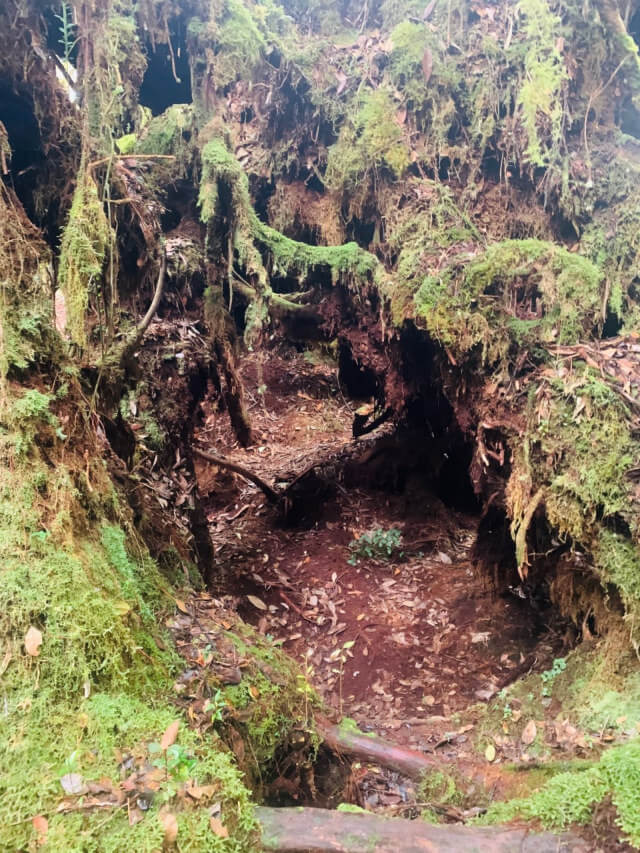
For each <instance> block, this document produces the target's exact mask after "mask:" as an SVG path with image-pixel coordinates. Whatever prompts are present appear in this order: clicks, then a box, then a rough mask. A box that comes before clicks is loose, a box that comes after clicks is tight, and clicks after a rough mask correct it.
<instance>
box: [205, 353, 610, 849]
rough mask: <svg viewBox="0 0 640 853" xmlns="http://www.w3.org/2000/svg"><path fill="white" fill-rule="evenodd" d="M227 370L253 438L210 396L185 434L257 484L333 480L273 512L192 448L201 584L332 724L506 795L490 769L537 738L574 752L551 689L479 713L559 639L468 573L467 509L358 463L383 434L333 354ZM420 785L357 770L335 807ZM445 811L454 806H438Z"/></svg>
mask: <svg viewBox="0 0 640 853" xmlns="http://www.w3.org/2000/svg"><path fill="white" fill-rule="evenodd" d="M241 373H242V378H243V382H244V384H245V388H246V392H247V402H248V407H249V410H250V415H251V420H252V424H253V427H254V435H255V439H256V440H255V443H254V445H253V446H252V447H250V448H249V449H247V450H244V449H242V448H241V447H239V445H238V444H237V442H236V441H235V439H234V438H233V434H232V432H231V430H230V428H229V425H228V418H227V416H226V413H224V412H220V411H218V410H217V409H215V408H214V407H213V406H211V405H210V404H209V403H207V402H206V401H205V404H204V405H203V412H202V418H201V424H200V427H199V428H198V430H197V432H196V441H197V443H198V445H199V446H200V447H202V448H206V449H208V450H210V451H211V452H214V453H218V454H223V455H224V456H226V457H228V458H231V459H233V460H234V461H236V462H240V463H241V464H243V465H245V466H246V467H248V468H250V469H251V470H253V471H255V472H256V473H258V474H259V475H260V476H261V477H262V478H264V479H265V480H266V481H268V482H271V483H284V482H290V481H291V480H292V479H293V478H294V477H295V476H296V475H298V474H300V472H301V471H304V470H307V469H308V468H309V466H310V465H311V464H312V463H314V462H316V461H318V460H321V459H327V458H329V459H331V460H333V464H334V467H335V472H336V489H335V492H334V494H333V495H332V496H331V497H330V498H329V499H327V500H320V498H318V500H317V501H316V503H315V505H314V501H313V500H311V502H310V504H309V506H308V508H307V509H308V513H307V515H306V516H305V517H304V518H303V519H302V523H299V524H298V525H296V526H293V525H287V524H285V523H284V522H283V521H282V520H281V519H279V518H278V516H277V514H276V512H275V510H274V509H273V508H272V507H271V506H270V505H269V504H268V503H267V502H266V501H265V498H264V495H263V494H262V492H260V491H259V490H258V489H257V488H256V487H255V486H254V485H253V484H250V483H248V482H246V481H245V480H244V479H242V478H241V477H238V476H237V475H234V474H230V473H229V472H227V471H223V470H220V469H218V468H216V467H215V466H213V465H211V464H210V463H208V462H205V461H201V460H199V459H198V460H197V473H198V480H199V488H200V491H201V493H202V495H203V496H204V497H205V506H206V507H207V511H208V519H209V523H210V531H211V535H212V539H213V543H214V547H215V552H216V561H217V569H218V572H219V581H218V588H217V589H214V590H212V594H213V595H214V596H219V597H220V600H222V601H224V602H225V604H226V605H227V606H231V607H233V608H234V609H235V610H236V611H237V612H238V613H239V614H240V615H241V616H242V618H243V619H245V620H246V621H248V622H250V623H252V624H253V625H254V626H256V627H257V628H258V630H259V631H260V632H262V633H264V634H268V635H270V636H271V637H272V638H273V639H274V641H275V642H277V643H278V644H279V645H281V647H282V648H283V649H284V650H285V651H286V652H287V653H288V654H289V655H290V656H292V657H293V658H294V659H296V660H298V661H299V662H300V664H301V669H302V671H303V672H305V673H306V674H307V675H308V677H309V680H310V681H311V683H312V684H313V686H314V688H315V689H316V690H317V692H318V694H319V696H320V698H321V699H322V701H323V703H324V704H325V707H327V708H328V709H329V712H328V713H329V715H330V716H333V718H334V719H336V720H337V719H339V718H341V717H349V718H352V719H353V720H354V721H355V722H356V723H357V725H358V727H359V728H360V729H362V730H363V731H372V732H375V733H376V734H378V735H381V736H383V737H385V738H387V739H388V740H389V741H393V742H394V743H396V744H398V745H401V746H406V747H410V748H413V749H416V750H419V751H422V752H424V753H427V754H435V755H436V756H437V757H438V758H439V759H441V760H442V762H443V767H444V768H449V769H450V768H454V769H455V768H456V767H457V768H458V769H459V768H460V767H463V768H464V776H465V777H466V778H467V780H469V779H476V780H480V784H481V787H483V788H484V789H485V791H486V789H487V786H488V787H489V789H490V791H491V793H490V798H491V797H493V796H497V795H505V794H506V793H509V794H511V795H513V794H514V793H516V792H517V791H518V790H519V786H520V784H521V782H522V779H518V778H517V777H522V775H523V774H517V773H516V774H514V773H508V772H506V770H505V769H503V768H505V766H506V764H508V763H510V764H518V765H523V766H525V765H528V764H531V766H534V765H535V766H537V758H538V756H539V754H540V752H539V749H540V747H539V744H540V741H542V742H543V744H545V746H546V747H548V748H552V749H554V750H555V756H554V757H557V758H562V759H569V758H573V757H575V756H581V755H584V746H585V743H584V739H583V734H582V733H581V732H580V731H578V730H576V729H575V728H574V727H573V726H570V725H569V723H568V722H563V723H558V722H557V720H556V719H555V717H556V716H557V714H558V711H559V705H558V703H557V702H556V701H555V700H554V699H553V698H551V697H550V696H549V697H547V696H545V695H544V694H541V695H537V696H535V697H534V696H533V695H530V696H529V699H531V700H532V701H531V702H530V703H528V702H527V701H526V700H524V701H520V700H518V699H517V698H516V699H511V700H509V701H508V700H505V709H504V715H503V718H502V717H501V718H500V719H493V718H491V719H490V720H487V719H486V708H487V703H489V702H490V700H492V699H495V697H496V696H500V695H501V694H500V691H501V690H502V689H503V688H506V687H507V686H509V685H512V684H513V683H514V682H516V681H517V680H518V679H520V678H521V677H522V676H526V675H527V674H529V673H542V672H545V671H546V672H549V671H551V668H552V667H553V662H554V660H555V659H556V658H558V657H561V656H562V655H564V654H565V653H566V652H567V650H568V648H567V638H566V636H565V635H564V626H563V625H561V624H557V623H552V622H550V621H549V622H548V621H547V619H548V617H549V615H550V611H544V610H539V609H536V607H535V606H533V605H532V603H531V602H530V601H528V600H525V599H522V598H521V597H520V596H519V595H518V590H517V589H516V590H513V591H509V592H508V593H506V594H505V595H501V596H500V595H496V593H495V591H494V590H493V588H492V584H491V583H490V581H489V580H488V579H487V578H486V577H484V578H483V577H482V576H481V575H480V574H479V573H478V572H477V571H476V570H475V569H474V564H473V561H472V556H471V548H472V545H473V541H474V535H475V529H476V524H477V518H476V517H474V516H473V514H472V513H469V512H468V511H467V512H461V511H460V510H459V509H455V508H452V507H450V506H446V505H445V503H443V501H442V500H441V499H440V497H438V495H437V494H436V493H435V492H434V491H433V485H432V484H430V483H429V482H428V479H425V477H424V474H423V472H421V471H420V470H419V469H418V468H417V467H416V468H415V469H412V466H411V464H409V466H408V470H405V471H404V472H403V474H402V477H401V478H398V477H396V476H395V475H394V473H393V465H391V466H387V467H384V466H382V467H381V466H380V458H381V457H384V453H380V454H378V455H376V456H375V457H374V458H373V460H372V461H370V462H369V461H365V462H364V463H362V464H361V463H360V462H358V460H360V459H362V458H365V460H366V459H367V454H366V452H365V451H366V449H367V448H368V447H371V446H375V442H379V441H380V436H379V435H377V434H374V436H371V437H367V438H364V439H360V440H358V441H355V442H354V440H353V438H352V435H351V423H352V418H353V411H354V409H355V408H356V406H357V402H353V401H349V402H348V401H347V400H346V398H345V396H344V395H343V394H342V391H341V389H340V388H339V387H338V385H337V384H336V379H335V376H336V371H335V365H332V364H329V363H324V362H323V361H322V360H321V359H313V360H312V359H310V358H309V357H308V356H307V357H305V355H303V354H300V353H297V352H296V351H295V350H293V349H291V350H280V351H279V352H278V353H271V354H270V355H267V356H265V354H264V353H262V354H255V355H253V354H250V355H248V356H246V357H245V358H244V360H243V362H242V364H241ZM382 446H383V447H384V443H383V445H382ZM390 452H391V451H390ZM354 459H355V462H354ZM376 460H377V462H376ZM390 470H391V474H390V473H389V471H390ZM345 471H346V472H347V473H348V472H350V473H348V476H346V475H345ZM398 479H400V480H401V482H398ZM393 529H397V530H398V531H400V533H401V538H400V541H399V544H398V547H397V549H394V550H393V552H392V554H391V556H390V557H382V556H367V555H366V554H364V553H358V552H356V547H355V546H354V543H356V542H357V541H358V540H359V538H360V537H361V536H362V534H363V533H366V532H370V531H382V532H383V533H385V534H388V531H390V530H393ZM205 605H206V606H209V605H208V603H207V602H205ZM534 708H535V710H533V709H534ZM483 711H484V712H485V714H484V715H483ZM534 715H535V717H534ZM525 723H528V730H527V727H526V726H525V731H524V732H523V731H521V730H522V728H523V726H524V725H525ZM532 726H533V728H532ZM527 731H528V734H527ZM532 731H533V732H534V738H533V739H535V732H536V731H537V732H538V733H539V734H541V735H542V737H541V738H540V737H539V738H538V744H537V745H532V739H531V737H530V734H531V732H532ZM487 747H488V748H489V749H490V752H487ZM354 778H355V783H354ZM342 783H344V779H342V782H341V784H342ZM416 796H417V795H416V792H415V790H414V789H413V788H412V786H411V785H408V784H407V783H406V780H402V779H400V778H399V777H398V776H397V775H396V774H393V773H389V772H381V771H379V770H378V769H376V768H374V769H373V770H372V769H371V768H364V769H361V771H360V772H359V773H358V774H357V778H356V777H354V775H353V774H352V776H351V779H350V780H349V784H348V785H346V787H344V786H343V788H342V789H341V790H340V791H338V792H336V796H335V797H334V798H333V800H332V801H331V802H333V804H336V803H337V802H341V801H345V800H348V801H351V802H355V803H358V804H360V805H363V806H366V807H367V808H373V809H381V810H389V809H391V812H392V813H398V810H400V811H401V812H402V813H409V812H408V811H407V810H409V811H410V808H411V807H412V805H413V804H415V802H416ZM294 801H295V796H294ZM326 803H327V804H329V800H328V801H326ZM394 810H395V812H394ZM472 812H473V809H472ZM443 814H444V818H445V819H449V820H460V819H461V817H464V816H465V815H467V814H468V811H466V810H461V809H460V808H459V807H458V806H456V805H455V804H453V803H452V804H451V806H450V807H449V808H445V810H444V812H443ZM594 849H595V848H594ZM608 849H623V848H615V847H609V848H608Z"/></svg>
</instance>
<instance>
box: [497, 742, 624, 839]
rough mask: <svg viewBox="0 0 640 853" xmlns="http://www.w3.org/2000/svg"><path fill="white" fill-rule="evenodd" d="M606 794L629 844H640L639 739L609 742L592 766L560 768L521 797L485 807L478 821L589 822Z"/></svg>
mask: <svg viewBox="0 0 640 853" xmlns="http://www.w3.org/2000/svg"><path fill="white" fill-rule="evenodd" d="M606 796H610V797H611V800H612V802H613V804H614V806H615V807H616V809H617V812H618V817H617V820H616V823H617V825H618V826H619V827H620V829H621V831H622V832H623V834H624V835H625V837H626V838H627V839H628V840H629V841H630V842H631V844H633V845H634V846H640V741H633V742H631V743H628V744H626V745H624V746H619V747H612V748H611V749H609V750H607V752H605V754H604V755H603V756H602V758H601V759H600V761H599V762H598V764H597V765H596V766H595V767H594V766H591V765H588V766H587V767H586V768H585V769H584V770H582V771H571V772H567V773H559V774H558V775H556V776H554V777H553V778H552V779H550V780H549V781H548V782H547V783H546V784H545V785H544V786H543V787H542V788H541V789H540V790H538V791H536V792H534V793H533V794H531V796H529V797H528V798H526V799H518V800H511V801H510V802H506V803H497V804H495V805H493V806H490V808H489V810H488V812H487V814H486V816H485V817H483V818H482V819H481V822H483V823H502V822H504V821H508V820H513V819H514V818H517V817H520V818H525V819H527V820H533V819H535V820H539V821H540V822H541V823H542V825H543V826H545V827H548V828H550V829H562V828H566V827H568V826H570V825H571V824H572V823H578V824H588V823H589V822H590V821H591V820H592V817H593V813H594V809H595V807H596V806H597V805H598V804H599V803H600V802H602V801H603V799H604V798H605V797H606Z"/></svg>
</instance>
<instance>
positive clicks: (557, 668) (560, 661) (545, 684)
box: [540, 658, 567, 698]
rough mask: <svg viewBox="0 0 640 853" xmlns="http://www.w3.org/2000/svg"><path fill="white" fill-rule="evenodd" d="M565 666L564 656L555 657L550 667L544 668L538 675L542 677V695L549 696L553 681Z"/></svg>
mask: <svg viewBox="0 0 640 853" xmlns="http://www.w3.org/2000/svg"><path fill="white" fill-rule="evenodd" d="M566 668H567V662H566V660H565V659H564V658H555V660H554V661H553V664H552V666H551V669H546V670H545V671H544V672H543V673H542V674H541V676H540V678H541V679H542V695H543V697H545V698H549V697H550V696H551V688H552V687H553V682H554V681H555V680H556V678H557V677H558V676H559V675H560V673H561V672H564V671H565V669H566Z"/></svg>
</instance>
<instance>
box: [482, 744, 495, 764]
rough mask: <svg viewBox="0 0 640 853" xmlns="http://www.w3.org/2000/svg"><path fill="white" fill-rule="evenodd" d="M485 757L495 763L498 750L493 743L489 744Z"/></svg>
mask: <svg viewBox="0 0 640 853" xmlns="http://www.w3.org/2000/svg"><path fill="white" fill-rule="evenodd" d="M484 757H485V758H486V759H487V761H495V759H496V748H495V746H494V745H493V744H492V743H489V744H487V748H486V749H485V751H484Z"/></svg>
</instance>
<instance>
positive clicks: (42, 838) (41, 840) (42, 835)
mask: <svg viewBox="0 0 640 853" xmlns="http://www.w3.org/2000/svg"><path fill="white" fill-rule="evenodd" d="M31 823H32V824H33V828H34V829H35V831H36V832H37V833H38V838H37V841H36V843H37V845H38V847H39V846H40V845H41V844H45V843H46V841H47V832H48V831H49V821H48V820H47V819H46V817H45V816H44V815H41V814H37V815H36V816H35V817H34V818H33V820H32V821H31Z"/></svg>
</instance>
